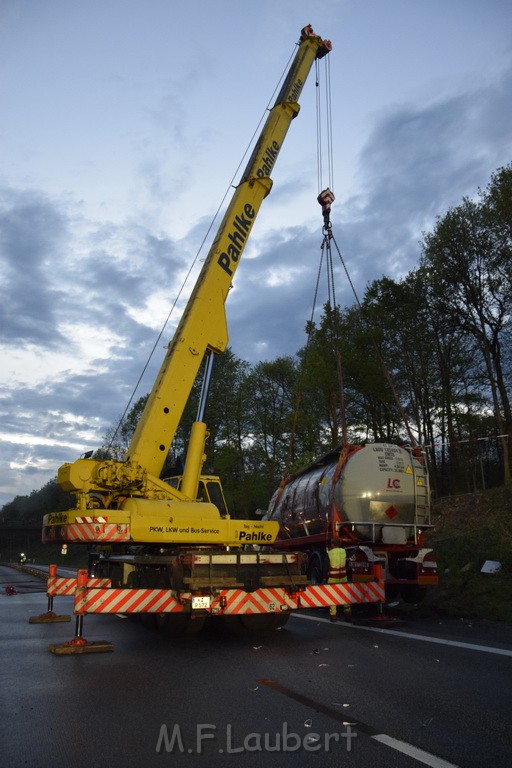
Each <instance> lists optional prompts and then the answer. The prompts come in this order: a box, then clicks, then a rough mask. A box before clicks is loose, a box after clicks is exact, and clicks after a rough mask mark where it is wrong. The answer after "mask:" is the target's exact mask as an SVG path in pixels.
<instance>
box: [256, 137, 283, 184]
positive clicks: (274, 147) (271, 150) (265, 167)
mask: <svg viewBox="0 0 512 768" xmlns="http://www.w3.org/2000/svg"><path fill="white" fill-rule="evenodd" d="M280 149H281V147H280V146H279V144H278V143H277V141H273V142H272V144H270V145H269V146H268V147H267V148H266V149H265V154H264V155H263V157H262V158H261V168H258V170H257V171H256V176H258V178H260V179H261V178H263V177H264V176H270V174H271V173H272V168H273V167H274V163H275V161H276V159H277V155H278V154H279V150H280Z"/></svg>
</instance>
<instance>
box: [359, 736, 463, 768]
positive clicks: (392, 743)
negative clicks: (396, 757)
mask: <svg viewBox="0 0 512 768" xmlns="http://www.w3.org/2000/svg"><path fill="white" fill-rule="evenodd" d="M371 738H372V739H374V740H375V741H379V742H380V743H381V744H385V745H386V746H387V747H391V749H396V750H397V751H398V752H402V753H403V754H404V755H408V757H412V758H413V759H414V760H418V762H420V763H423V764H424V765H429V766H431V768H458V766H456V765H455V763H448V762H447V761H446V760H442V759H441V758H440V757H436V756H435V755H431V754H430V752H425V751H424V750H423V749H418V747H413V746H412V744H408V743H407V742H406V741H399V740H398V739H394V738H393V737H392V736H387V735H386V734H385V733H379V734H377V736H371Z"/></svg>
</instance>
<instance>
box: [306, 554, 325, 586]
mask: <svg viewBox="0 0 512 768" xmlns="http://www.w3.org/2000/svg"><path fill="white" fill-rule="evenodd" d="M308 581H310V582H311V584H312V585H313V586H316V585H317V584H323V581H324V569H323V565H322V561H321V559H320V557H319V555H313V556H312V557H311V560H310V561H309V564H308Z"/></svg>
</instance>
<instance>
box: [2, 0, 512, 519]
mask: <svg viewBox="0 0 512 768" xmlns="http://www.w3.org/2000/svg"><path fill="white" fill-rule="evenodd" d="M306 24H312V25H313V27H314V28H315V30H316V31H317V32H318V33H319V34H320V35H321V36H322V37H324V38H330V39H331V40H332V44H333V51H332V53H331V54H330V82H331V92H332V124H333V161H334V162H333V169H334V172H333V177H332V185H333V188H334V192H335V194H336V203H335V205H334V208H333V213H332V222H333V231H334V234H335V237H336V241H337V243H338V245H339V246H340V247H341V249H342V251H343V255H344V258H345V260H346V263H347V267H348V269H349V271H350V275H351V278H352V280H353V282H354V284H355V287H356V289H357V291H358V293H359V294H360V295H362V294H363V293H364V288H365V286H366V284H367V283H368V282H369V281H371V280H373V279H376V278H379V277H381V276H382V275H383V274H385V275H388V276H390V277H394V278H399V277H400V276H402V275H404V274H406V273H407V272H408V271H409V270H410V269H411V268H413V267H415V266H416V265H417V262H418V258H419V255H420V249H419V246H418V241H419V240H420V238H421V233H422V232H423V231H425V230H428V229H429V228H431V227H432V225H433V223H434V222H435V217H436V216H437V215H440V214H443V213H444V212H445V211H446V210H447V208H448V207H449V206H450V205H456V204H458V203H459V202H460V201H461V199H462V197H463V196H465V195H467V196H474V195H475V194H476V193H477V190H478V188H479V187H485V186H486V184H487V183H488V180H489V177H490V175H491V173H492V172H493V171H494V170H496V169H497V168H498V167H500V166H502V165H506V164H508V163H510V162H511V160H512V3H511V2H510V0H485V2H484V0H258V2H252V3H245V2H241V0H237V2H235V0H216V2H214V3H213V2H211V0H196V1H195V2H194V3H183V2H179V3H178V2H175V0H88V2H86V3H84V2H83V1H79V0H0V61H1V65H0V97H1V103H2V119H1V121H0V289H1V292H2V295H1V300H0V324H1V339H0V343H1V368H0V506H1V505H2V504H3V503H5V502H7V501H9V500H11V499H12V498H13V497H14V496H15V495H18V494H26V493H29V492H30V491H31V490H33V489H37V488H39V487H41V486H42V485H43V484H44V483H45V482H46V481H47V480H49V479H50V478H51V477H54V476H55V474H56V471H57V469H58V467H59V466H60V464H62V463H63V462H65V461H72V460H74V459H75V458H77V457H78V456H79V455H80V454H81V453H83V452H84V451H86V450H89V449H92V448H95V447H97V446H98V445H99V444H100V443H101V438H102V436H103V435H104V433H105V431H106V429H107V428H108V427H109V426H110V425H112V424H114V423H115V422H116V421H117V419H118V418H119V416H120V415H121V413H122V411H123V410H124V407H125V404H126V403H127V402H128V399H129V397H130V395H131V393H132V390H133V388H134V386H135V383H136V381H137V379H138V378H139V374H140V372H141V370H142V368H143V366H144V364H145V363H146V359H147V357H148V354H149V352H150V350H151V348H152V346H153V345H154V343H155V341H156V339H157V336H158V333H159V331H160V330H161V328H162V325H163V323H164V322H165V320H166V318H167V315H168V313H169V311H170V308H171V306H172V304H173V302H174V300H175V299H176V297H177V295H178V291H179V289H180V286H181V284H182V282H183V278H184V276H185V274H186V272H187V270H188V268H189V267H190V265H191V264H192V262H193V260H194V257H195V256H196V254H197V252H198V248H199V245H200V244H201V242H202V240H203V239H204V237H205V235H206V233H207V231H208V227H209V225H210V223H211V221H212V218H213V216H214V214H215V211H216V210H217V208H218V207H219V204H220V203H221V201H222V198H223V196H224V193H225V192H226V190H227V189H228V187H229V184H230V182H231V180H232V177H233V175H234V174H235V171H236V169H237V167H238V165H239V163H240V161H241V160H242V157H243V154H244V152H245V151H246V149H247V146H248V143H249V141H250V138H251V136H252V134H253V132H254V130H255V128H256V126H257V124H258V122H259V120H260V118H261V116H262V114H263V113H264V110H265V108H266V107H267V105H268V104H269V102H270V99H271V97H272V93H273V91H274V88H275V87H276V85H277V82H278V79H279V77H280V75H281V73H282V72H283V70H284V69H285V67H286V65H287V62H288V60H289V57H290V55H291V54H292V52H293V50H294V45H295V43H296V41H297V40H298V36H299V32H300V29H301V28H302V27H303V26H305V25H306ZM301 104H302V109H301V113H300V115H299V117H298V118H297V120H295V121H294V122H293V124H292V126H291V129H290V132H289V134H288V137H287V139H286V142H285V144H284V147H283V150H282V152H281V155H280V157H279V159H278V162H277V165H276V168H275V170H274V173H273V179H274V188H273V190H272V193H271V195H270V196H269V197H268V198H267V199H266V200H265V201H264V203H263V206H262V208H261V211H260V215H259V218H258V221H257V223H256V225H255V227H254V230H253V235H252V239H251V241H250V243H249V245H248V247H247V249H246V256H245V258H244V260H243V262H242V265H241V267H240V269H239V270H238V272H237V275H236V285H235V288H234V290H233V291H232V292H231V295H230V298H229V302H228V323H229V328H230V345H231V347H232V349H233V351H234V352H235V354H236V355H238V356H239V357H241V358H243V359H245V360H248V361H250V362H251V363H254V362H257V361H259V360H265V359H266V360H272V359H274V358H275V357H277V356H278V355H282V354H293V353H295V352H296V351H297V350H298V348H299V347H300V346H301V345H302V344H303V343H304V340H305V339H304V324H305V321H306V320H307V319H308V318H309V315H310V312H311V304H312V300H313V290H314V283H315V279H316V272H317V268H318V263H319V261H318V260H319V252H320V245H321V241H322V235H321V225H322V221H321V215H320V208H319V206H318V203H317V202H316V196H317V193H318V166H317V151H316V146H317V141H316V122H317V121H316V113H315V85H314V75H313V73H312V76H311V78H310V80H309V81H308V83H307V84H306V88H305V91H304V93H303V96H302V98H301ZM324 124H325V123H324ZM324 144H325V142H324ZM325 173H326V171H325V170H324V174H325ZM235 178H237V177H235ZM322 180H323V181H324V184H323V185H322V186H326V185H327V180H328V179H327V178H326V177H325V175H324V176H323V177H322ZM200 258H201V255H200V257H199V260H200ZM198 263H199V262H198ZM190 289H191V284H187V286H186V288H185V290H184V292H183V293H182V294H181V298H180V301H179V302H178V305H177V307H178V308H177V311H176V312H175V313H174V314H173V315H172V316H171V320H170V323H169V325H168V327H167V329H166V331H165V338H166V339H167V338H168V337H169V336H170V335H171V334H172V328H173V327H174V325H175V324H176V322H177V320H178V319H179V314H180V309H182V307H183V302H184V300H185V299H186V296H187V295H188V292H189V291H190ZM336 294H337V298H338V300H339V301H340V302H341V303H342V304H347V303H348V304H352V303H353V297H352V295H351V293H350V291H349V286H348V285H346V279H345V281H344V280H343V277H342V275H340V276H339V284H337V285H336ZM163 354H164V341H161V342H159V343H158V344H157V349H156V353H155V356H154V358H153V361H152V363H151V364H150V366H149V368H148V371H147V374H146V376H145V377H144V379H143V382H142V386H141V389H140V390H139V392H138V394H144V393H145V392H146V391H148V390H149V389H150V387H151V384H152V381H153V377H154V375H155V372H156V370H157V369H158V367H159V365H160V362H161V358H162V357H163Z"/></svg>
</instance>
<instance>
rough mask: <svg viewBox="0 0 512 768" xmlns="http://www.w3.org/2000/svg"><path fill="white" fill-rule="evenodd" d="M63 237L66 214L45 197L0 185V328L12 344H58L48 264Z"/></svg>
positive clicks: (58, 253)
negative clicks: (0, 186) (0, 188)
mask: <svg viewBox="0 0 512 768" xmlns="http://www.w3.org/2000/svg"><path fill="white" fill-rule="evenodd" d="M66 238H67V219H66V215H65V214H64V213H63V212H62V211H61V210H60V209H59V208H58V207H57V206H56V204H55V203H53V202H52V201H50V200H49V199H48V198H47V197H45V196H44V195H42V194H40V193H38V192H34V191H25V192H17V191H13V190H9V189H5V188H4V189H2V190H0V263H1V273H2V280H1V283H0V327H1V328H2V337H3V338H4V339H5V340H8V341H9V342H10V343H13V344H16V343H18V344H19V343H21V344H22V345H27V344H37V345H43V346H44V347H47V348H55V347H56V346H57V345H58V344H59V343H62V341H63V340H62V337H61V335H60V333H59V331H58V329H57V323H56V307H58V305H59V302H60V300H61V298H62V293H61V291H60V290H58V289H56V288H55V287H54V285H53V281H52V280H51V279H49V277H48V276H47V274H46V269H47V264H48V262H50V261H52V262H53V263H55V262H57V263H58V262H59V260H60V258H61V256H62V251H63V248H64V245H65V242H66Z"/></svg>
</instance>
